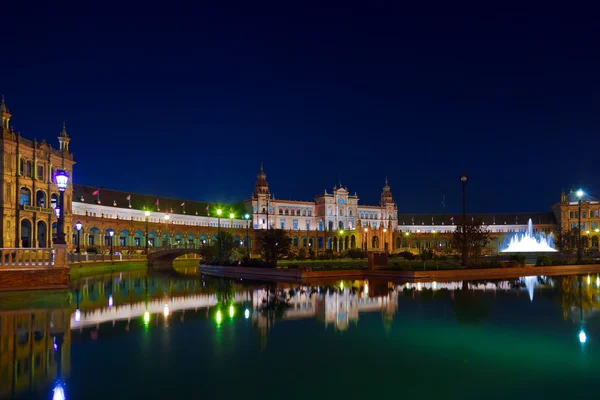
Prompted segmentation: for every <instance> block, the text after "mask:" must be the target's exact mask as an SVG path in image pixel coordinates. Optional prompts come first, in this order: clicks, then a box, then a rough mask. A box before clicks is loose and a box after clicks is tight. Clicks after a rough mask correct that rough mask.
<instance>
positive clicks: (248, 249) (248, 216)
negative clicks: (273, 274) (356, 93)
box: [244, 214, 250, 258]
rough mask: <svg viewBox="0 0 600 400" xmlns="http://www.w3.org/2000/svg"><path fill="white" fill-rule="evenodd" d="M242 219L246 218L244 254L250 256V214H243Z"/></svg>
mask: <svg viewBox="0 0 600 400" xmlns="http://www.w3.org/2000/svg"><path fill="white" fill-rule="evenodd" d="M244 219H245V220H246V256H248V258H250V243H249V242H250V215H249V214H245V215H244Z"/></svg>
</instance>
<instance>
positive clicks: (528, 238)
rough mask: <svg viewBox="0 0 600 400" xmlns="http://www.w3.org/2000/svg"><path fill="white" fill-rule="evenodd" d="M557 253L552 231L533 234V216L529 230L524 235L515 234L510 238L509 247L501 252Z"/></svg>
mask: <svg viewBox="0 0 600 400" xmlns="http://www.w3.org/2000/svg"><path fill="white" fill-rule="evenodd" d="M534 252H540V253H555V252H556V249H555V248H554V235H553V234H552V233H550V234H549V235H548V236H546V235H544V234H543V233H539V234H537V235H534V234H533V223H532V222H531V218H530V219H529V222H528V223H527V231H526V232H525V233H524V234H522V235H518V234H517V235H515V236H513V237H512V238H511V239H510V243H509V244H508V247H507V248H506V249H504V250H502V251H501V253H534Z"/></svg>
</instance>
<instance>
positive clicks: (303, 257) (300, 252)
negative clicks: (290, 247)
mask: <svg viewBox="0 0 600 400" xmlns="http://www.w3.org/2000/svg"><path fill="white" fill-rule="evenodd" d="M298 260H306V249H305V248H304V247H302V248H300V250H298Z"/></svg>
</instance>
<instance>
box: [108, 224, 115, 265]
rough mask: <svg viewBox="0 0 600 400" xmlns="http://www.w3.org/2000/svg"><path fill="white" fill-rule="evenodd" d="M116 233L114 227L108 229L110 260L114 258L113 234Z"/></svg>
mask: <svg viewBox="0 0 600 400" xmlns="http://www.w3.org/2000/svg"><path fill="white" fill-rule="evenodd" d="M114 235H115V231H114V230H112V229H109V230H108V236H109V237H110V261H112V260H113V236H114Z"/></svg>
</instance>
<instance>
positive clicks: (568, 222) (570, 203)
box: [552, 190, 600, 249]
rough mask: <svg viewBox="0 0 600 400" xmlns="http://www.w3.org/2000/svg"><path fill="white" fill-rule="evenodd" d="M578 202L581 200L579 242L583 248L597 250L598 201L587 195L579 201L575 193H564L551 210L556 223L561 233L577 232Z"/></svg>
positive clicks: (599, 202) (599, 211)
mask: <svg viewBox="0 0 600 400" xmlns="http://www.w3.org/2000/svg"><path fill="white" fill-rule="evenodd" d="M579 200H581V240H582V245H583V247H584V248H588V247H590V246H591V247H594V248H596V249H597V248H598V242H599V240H598V238H599V237H600V201H599V200H598V199H597V198H595V197H594V196H591V195H589V194H587V193H583V195H582V196H581V199H580V198H579V197H578V196H577V192H574V191H572V190H571V191H570V192H569V194H566V193H565V192H564V191H563V192H562V193H561V195H560V202H558V203H556V204H555V205H554V206H553V207H552V210H553V211H554V214H555V216H556V220H557V221H558V224H557V225H558V227H559V228H560V229H561V230H562V231H563V232H567V231H577V228H578V227H579Z"/></svg>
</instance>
